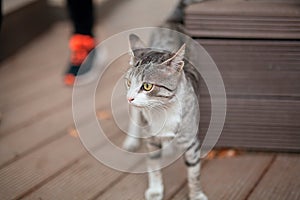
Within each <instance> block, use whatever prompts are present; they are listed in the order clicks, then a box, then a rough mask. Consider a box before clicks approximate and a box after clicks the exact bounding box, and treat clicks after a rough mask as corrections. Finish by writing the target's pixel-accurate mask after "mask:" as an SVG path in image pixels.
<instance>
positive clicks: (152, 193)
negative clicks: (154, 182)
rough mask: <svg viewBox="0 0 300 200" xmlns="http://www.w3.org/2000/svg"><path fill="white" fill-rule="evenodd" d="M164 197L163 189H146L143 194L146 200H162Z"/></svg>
mask: <svg viewBox="0 0 300 200" xmlns="http://www.w3.org/2000/svg"><path fill="white" fill-rule="evenodd" d="M163 196H164V189H163V187H152V188H148V189H147V190H146V192H145V198H146V200H162V199H163Z"/></svg>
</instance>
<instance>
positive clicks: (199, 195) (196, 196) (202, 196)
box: [190, 192, 208, 200]
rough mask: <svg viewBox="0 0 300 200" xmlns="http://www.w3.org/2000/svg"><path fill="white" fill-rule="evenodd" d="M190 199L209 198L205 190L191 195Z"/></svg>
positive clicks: (206, 199) (201, 199)
mask: <svg viewBox="0 0 300 200" xmlns="http://www.w3.org/2000/svg"><path fill="white" fill-rule="evenodd" d="M190 200H208V198H207V196H206V195H205V194H204V193H203V192H199V193H197V194H195V195H191V197H190Z"/></svg>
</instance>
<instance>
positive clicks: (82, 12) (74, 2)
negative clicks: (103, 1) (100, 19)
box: [67, 0, 94, 36]
mask: <svg viewBox="0 0 300 200" xmlns="http://www.w3.org/2000/svg"><path fill="white" fill-rule="evenodd" d="M67 5H68V11H69V15H70V18H71V19H72V23H73V27H74V33H75V34H83V35H90V36H92V29H93V24H94V14H93V2H92V0H67Z"/></svg>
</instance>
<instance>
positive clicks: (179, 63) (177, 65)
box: [162, 44, 185, 72]
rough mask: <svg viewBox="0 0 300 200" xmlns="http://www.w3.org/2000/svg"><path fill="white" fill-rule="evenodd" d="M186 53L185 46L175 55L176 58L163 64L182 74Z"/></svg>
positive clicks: (173, 57)
mask: <svg viewBox="0 0 300 200" xmlns="http://www.w3.org/2000/svg"><path fill="white" fill-rule="evenodd" d="M184 53H185V44H183V45H182V46H181V47H180V49H179V50H178V51H177V52H176V53H175V55H174V56H172V57H171V58H169V59H168V60H166V61H164V62H163V63H162V64H165V65H168V66H170V67H172V68H173V69H175V70H176V71H178V72H181V71H182V69H183V66H184V61H183V59H184Z"/></svg>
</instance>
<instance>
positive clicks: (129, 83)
mask: <svg viewBox="0 0 300 200" xmlns="http://www.w3.org/2000/svg"><path fill="white" fill-rule="evenodd" d="M126 84H127V86H128V87H130V86H131V81H130V80H128V79H127V80H126Z"/></svg>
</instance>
